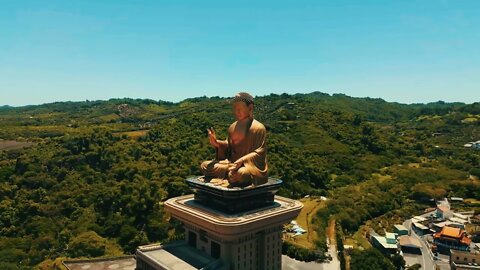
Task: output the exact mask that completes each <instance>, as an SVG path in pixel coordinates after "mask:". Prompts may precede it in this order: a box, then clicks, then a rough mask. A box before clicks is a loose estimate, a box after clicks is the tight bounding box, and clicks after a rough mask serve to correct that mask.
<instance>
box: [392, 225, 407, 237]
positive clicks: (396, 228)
mask: <svg viewBox="0 0 480 270" xmlns="http://www.w3.org/2000/svg"><path fill="white" fill-rule="evenodd" d="M393 232H394V233H396V234H397V235H399V236H401V235H408V229H407V228H406V227H405V226H403V225H401V224H395V225H393Z"/></svg>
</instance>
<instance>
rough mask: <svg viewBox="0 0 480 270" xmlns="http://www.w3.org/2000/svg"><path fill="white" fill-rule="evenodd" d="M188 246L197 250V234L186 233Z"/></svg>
mask: <svg viewBox="0 0 480 270" xmlns="http://www.w3.org/2000/svg"><path fill="white" fill-rule="evenodd" d="M188 245H189V246H192V247H194V248H197V234H196V233H194V232H192V231H188Z"/></svg>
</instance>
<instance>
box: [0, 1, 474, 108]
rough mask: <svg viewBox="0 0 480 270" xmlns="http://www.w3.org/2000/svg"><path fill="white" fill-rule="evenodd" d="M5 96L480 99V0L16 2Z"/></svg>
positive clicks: (4, 16) (2, 31)
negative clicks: (246, 93) (285, 95)
mask: <svg viewBox="0 0 480 270" xmlns="http://www.w3.org/2000/svg"><path fill="white" fill-rule="evenodd" d="M0 4H1V6H2V9H0V105H13V106H20V105H30V104H41V103H50V102H55V101H82V100H86V99H88V100H99V99H101V100H106V99H110V98H122V97H130V98H150V99H154V100H160V99H161V100H166V101H180V100H183V99H186V98H191V97H198V96H204V95H205V96H231V95H233V94H234V93H235V92H238V91H240V90H246V91H249V92H251V93H252V94H254V95H259V96H263V95H268V94H270V93H276V94H281V93H284V92H285V93H290V94H293V93H308V92H313V91H320V92H325V93H329V94H333V93H344V94H346V95H349V96H353V97H373V98H382V99H385V100H386V101H395V102H400V103H427V102H435V101H438V100H442V101H446V102H454V101H459V102H465V103H472V102H478V101H480V87H479V86H480V65H479V63H480V31H478V29H480V16H478V14H479V12H480V1H476V0H465V1H449V0H426V1H413V0H412V1H395V2H393V1H392V2H390V3H384V1H379V0H365V1H362V2H361V3H359V2H358V1H353V0H351V1H348V0H341V1H335V2H332V1H295V2H290V3H287V2H286V1H285V2H281V1H280V2H279V1H262V2H261V3H258V2H257V1H243V2H242V3H237V2H233V3H231V2H224V1H175V2H174V3H170V2H167V1H125V0H119V1H115V4H113V2H106V1H105V2H104V1H90V0H87V1H48V2H43V1H34V0H27V1H21V2H19V1H4V0H0Z"/></svg>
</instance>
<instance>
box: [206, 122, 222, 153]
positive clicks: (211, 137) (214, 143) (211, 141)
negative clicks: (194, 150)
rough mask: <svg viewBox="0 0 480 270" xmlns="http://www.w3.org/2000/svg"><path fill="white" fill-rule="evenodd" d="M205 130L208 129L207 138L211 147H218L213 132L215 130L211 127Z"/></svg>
mask: <svg viewBox="0 0 480 270" xmlns="http://www.w3.org/2000/svg"><path fill="white" fill-rule="evenodd" d="M207 130H208V139H209V141H210V144H211V145H212V146H213V147H215V148H218V147H219V144H218V142H217V135H216V134H215V130H213V127H211V128H208V129H207Z"/></svg>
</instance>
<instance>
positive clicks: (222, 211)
mask: <svg viewBox="0 0 480 270" xmlns="http://www.w3.org/2000/svg"><path fill="white" fill-rule="evenodd" d="M187 183H188V184H189V185H190V187H192V190H193V191H194V192H195V194H190V195H185V196H180V197H175V198H171V199H169V200H167V201H166V202H165V203H164V206H165V210H166V211H168V212H169V213H170V215H171V216H172V217H173V218H176V219H178V220H180V221H181V222H182V223H183V225H184V228H185V240H184V241H181V242H177V243H172V244H167V245H164V246H162V245H150V246H142V247H139V248H138V249H137V252H136V258H137V270H153V269H155V270H158V269H160V270H161V269H179V270H188V269H225V270H227V269H228V270H240V269H265V270H267V269H272V270H277V269H278V270H280V269H282V259H281V258H282V229H283V225H284V224H285V223H288V222H290V221H291V220H293V219H294V218H295V217H296V216H297V215H298V213H299V212H300V210H301V208H302V207H303V205H302V204H301V203H300V202H298V201H296V200H291V199H288V198H284V197H280V196H276V195H274V194H275V193H276V191H277V190H278V188H279V186H280V184H281V180H276V179H269V181H268V183H267V184H264V185H260V186H257V187H254V188H250V189H248V188H247V189H243V188H239V189H228V188H222V187H212V185H210V184H208V183H202V182H201V181H198V180H196V179H195V178H192V179H189V180H187Z"/></svg>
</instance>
